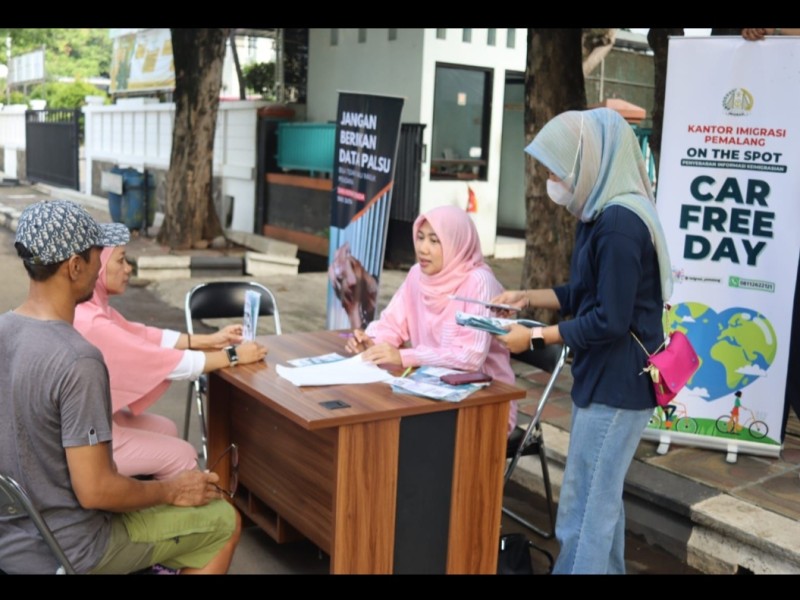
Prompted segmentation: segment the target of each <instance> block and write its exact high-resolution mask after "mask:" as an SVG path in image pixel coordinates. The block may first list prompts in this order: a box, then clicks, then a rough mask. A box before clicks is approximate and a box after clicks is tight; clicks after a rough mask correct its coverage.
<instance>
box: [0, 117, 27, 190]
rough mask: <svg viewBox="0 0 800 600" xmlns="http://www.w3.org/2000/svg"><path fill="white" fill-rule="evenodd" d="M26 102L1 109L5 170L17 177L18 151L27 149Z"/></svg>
mask: <svg viewBox="0 0 800 600" xmlns="http://www.w3.org/2000/svg"><path fill="white" fill-rule="evenodd" d="M27 108H28V107H27V106H26V105H24V104H12V105H10V106H5V107H3V109H2V110H0V147H2V149H3V172H4V173H5V175H6V177H9V178H10V179H17V177H18V174H17V151H20V150H21V151H24V150H25V111H26V110H27Z"/></svg>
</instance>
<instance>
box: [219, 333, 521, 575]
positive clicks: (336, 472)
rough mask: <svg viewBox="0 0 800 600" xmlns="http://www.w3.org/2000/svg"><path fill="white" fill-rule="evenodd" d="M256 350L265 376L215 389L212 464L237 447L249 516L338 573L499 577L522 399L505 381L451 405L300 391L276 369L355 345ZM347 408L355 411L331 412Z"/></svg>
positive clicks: (362, 393) (277, 340)
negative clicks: (507, 473)
mask: <svg viewBox="0 0 800 600" xmlns="http://www.w3.org/2000/svg"><path fill="white" fill-rule="evenodd" d="M259 341H261V342H263V343H265V344H266V345H267V346H268V347H269V354H268V355H267V363H268V364H267V365H264V364H261V363H259V364H258V365H247V366H239V367H235V368H228V369H222V370H219V371H215V372H213V373H212V374H211V376H210V378H209V408H208V416H209V458H210V459H211V460H213V459H214V457H216V456H219V455H220V454H221V453H222V451H223V450H224V449H225V448H226V447H227V445H228V444H229V443H230V442H236V443H237V444H238V445H239V489H238V490H237V492H236V504H237V506H238V508H239V509H240V510H241V511H242V512H243V513H245V514H246V515H247V516H249V517H250V518H251V519H252V520H253V521H254V522H256V523H257V524H258V525H259V526H260V527H262V528H263V529H264V530H265V531H267V533H269V534H270V535H271V536H272V537H273V538H275V539H276V540H277V541H279V542H282V541H287V540H290V539H297V537H298V533H299V534H301V535H302V536H305V537H307V538H309V539H310V540H311V541H313V542H314V543H315V544H316V545H317V546H319V547H320V548H321V549H322V550H323V551H325V552H326V553H328V554H329V555H330V564H331V572H332V573H495V572H496V569H497V544H498V538H499V534H500V517H501V507H502V487H503V470H504V467H505V448H506V430H507V420H508V410H509V401H510V400H515V399H519V398H522V397H524V395H525V392H524V390H521V389H519V388H516V387H514V386H510V385H506V384H502V383H498V382H495V383H493V384H492V385H491V386H489V387H487V388H485V389H483V390H481V391H479V392H476V393H475V394H473V395H471V396H470V397H469V398H467V399H466V400H464V401H463V402H461V403H456V404H453V403H448V402H436V401H433V400H428V399H425V398H419V397H415V396H410V395H406V394H395V393H393V392H392V391H391V388H390V387H389V386H388V385H387V384H385V383H375V384H367V385H341V386H321V387H302V388H298V387H295V386H293V385H292V384H291V383H289V382H288V381H287V380H285V379H282V378H280V377H279V376H278V375H277V373H276V371H275V365H276V364H279V363H282V364H285V363H286V361H287V360H289V359H292V358H300V357H305V356H315V355H319V354H326V353H328V352H339V353H340V354H343V355H346V351H345V350H344V343H345V340H344V339H343V338H341V337H340V336H339V335H338V334H337V333H336V332H332V331H323V332H314V333H297V334H288V335H286V334H285V335H282V336H266V337H263V338H260V340H259ZM337 399H338V400H343V401H345V402H347V403H348V404H349V405H350V407H349V408H342V409H336V410H329V409H326V408H324V407H322V406H320V402H324V401H326V400H337ZM223 462H224V461H223ZM226 470H227V466H224V467H223V468H222V469H219V470H218V472H219V473H220V476H221V478H222V481H225V480H226V479H227V477H228V473H227V472H226Z"/></svg>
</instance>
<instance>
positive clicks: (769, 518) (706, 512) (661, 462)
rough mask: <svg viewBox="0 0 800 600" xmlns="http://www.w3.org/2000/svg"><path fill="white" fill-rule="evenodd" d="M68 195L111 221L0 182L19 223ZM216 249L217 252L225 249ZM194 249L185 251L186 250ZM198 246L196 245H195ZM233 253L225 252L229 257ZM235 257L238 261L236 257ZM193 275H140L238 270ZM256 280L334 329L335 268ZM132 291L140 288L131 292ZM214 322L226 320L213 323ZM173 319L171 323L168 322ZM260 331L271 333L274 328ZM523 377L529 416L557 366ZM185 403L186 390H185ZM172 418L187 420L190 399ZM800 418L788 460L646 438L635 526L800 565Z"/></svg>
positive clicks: (560, 445)
mask: <svg viewBox="0 0 800 600" xmlns="http://www.w3.org/2000/svg"><path fill="white" fill-rule="evenodd" d="M48 196H51V197H58V198H64V199H71V200H75V201H77V202H80V203H82V204H83V205H84V206H86V207H87V209H88V210H90V212H92V213H93V214H94V215H95V216H96V218H97V219H98V220H103V221H109V220H110V218H109V215H108V210H107V202H106V201H105V200H104V199H102V198H98V197H87V196H85V195H83V194H80V193H78V192H74V191H65V190H61V189H52V188H48V187H47V186H41V185H38V186H34V187H30V186H17V187H8V186H2V187H0V224H2V225H4V226H5V227H6V228H9V229H11V230H13V229H14V228H15V226H16V223H15V215H16V212H15V211H19V210H21V209H22V208H24V206H26V205H27V204H30V203H31V202H35V201H38V200H40V199H43V198H47V197H48ZM197 252H202V254H203V257H204V260H203V264H204V265H206V266H208V265H209V264H210V263H213V257H214V256H219V257H221V258H220V263H223V262H226V261H227V266H228V267H230V265H231V261H230V259H231V257H232V256H235V255H236V252H235V250H230V249H228V250H221V251H213V250H205V251H197ZM215 252H216V253H217V254H215ZM184 254H185V253H184ZM190 254H191V253H190ZM128 255H129V256H130V257H131V258H132V259H133V260H134V261H136V260H137V259H138V258H139V257H141V256H153V255H164V256H174V255H175V254H174V253H171V252H169V251H168V249H166V248H163V247H161V246H159V245H158V244H157V243H156V242H155V240H154V239H153V238H145V237H141V236H140V237H138V238H137V239H135V240H132V242H131V244H130V246H129V252H128ZM222 257H224V259H223V258H222ZM234 262H235V261H234ZM489 262H490V264H491V265H492V267H493V269H494V270H495V273H496V274H497V276H498V279H500V281H501V282H502V283H503V284H504V285H505V286H506V287H507V288H512V289H515V288H518V287H519V282H520V278H521V272H522V260H521V259H504V260H490V261H489ZM190 275H191V276H190V277H187V278H185V279H168V280H160V281H153V282H147V281H141V280H140V281H138V282H136V285H139V286H145V285H146V286H147V289H148V291H151V292H153V293H154V294H156V295H157V296H158V297H159V298H160V299H161V300H163V301H164V302H165V303H166V304H168V305H169V306H171V307H173V308H174V309H175V311H176V312H175V317H176V319H177V320H178V322H177V324H176V325H175V327H176V328H181V329H182V327H180V320H179V318H180V315H182V311H183V301H184V297H185V294H186V292H187V291H188V290H189V289H190V288H191V287H192V286H193V285H194V284H196V283H198V279H203V280H208V279H213V278H216V277H219V278H226V279H230V278H233V277H232V276H231V275H230V272H224V271H220V272H219V273H214V271H213V270H209V271H203V272H202V273H200V272H197V271H192V272H191V273H190ZM404 277H405V272H404V271H384V273H383V274H382V277H381V282H380V284H381V285H380V297H379V302H378V305H379V308H382V307H384V306H386V304H387V303H388V301H389V299H390V298H391V296H392V294H393V293H394V291H395V290H396V289H397V287H398V286H399V285H400V283H401V282H402V280H403V278H404ZM248 279H254V280H257V281H259V282H261V283H263V284H265V285H266V286H268V287H269V288H270V289H271V290H272V291H273V293H274V294H275V296H276V300H277V303H278V306H279V307H280V311H281V321H282V325H283V330H284V331H286V332H290V331H291V332H295V331H312V330H318V329H324V328H325V289H326V282H327V278H326V274H325V273H321V272H314V273H301V274H299V275H295V276H287V275H277V276H270V277H259V278H251V277H248ZM129 293H130V292H129ZM212 325H216V324H214V323H212ZM162 326H163V325H162ZM259 333H271V332H270V331H269V330H268V329H265V330H263V331H262V330H259ZM513 367H514V371H515V373H516V375H517V384H518V385H519V386H520V387H523V388H525V389H527V390H528V393H527V397H526V399H525V400H524V401H523V402H522V403H521V411H522V413H523V418H527V415H530V414H531V413H532V412H533V411H534V410H535V408H536V406H537V405H538V401H539V398H540V396H541V393H542V391H543V389H544V385H545V383H546V381H547V378H548V377H547V374H545V373H543V372H541V371H539V370H538V369H535V368H533V367H530V366H528V365H526V364H524V363H520V362H518V361H514V362H513ZM571 384H572V380H571V376H570V373H569V367H568V366H567V367H566V368H565V369H564V372H563V373H562V375H561V377H560V378H559V381H558V382H557V385H556V388H555V390H554V392H553V393H552V394H551V397H550V399H549V402H548V405H547V406H546V407H545V409H544V412H543V415H542V423H543V432H544V439H545V441H546V445H547V455H548V459H549V464H550V476H551V480H552V483H553V485H554V488H555V493H556V497H557V496H558V491H559V489H560V483H561V474H562V468H563V465H564V462H565V459H566V453H567V447H568V444H569V426H570V409H571V402H570V398H569V393H570V389H571ZM181 396H182V397H183V399H184V400H183V401H184V402H185V395H183V394H181ZM176 406H177V408H176V409H174V414H171V415H169V416H172V417H173V418H175V419H176V421H177V422H178V423H179V424H181V423H182V422H183V417H182V414H181V408H182V406H183V405H182V403H181V402H177V404H176ZM798 436H800V424H798V421H797V419H796V417H795V415H794V414H792V416H791V419H790V423H789V433H788V434H787V437H786V441H785V443H784V447H783V449H782V452H781V456H780V458H764V457H758V456H750V455H746V454H740V455H739V457H738V460H737V462H736V463H735V464H731V463H728V462H726V460H725V454H724V453H723V452H719V451H715V450H704V449H699V448H694V447H689V446H677V445H674V443H673V445H672V447H671V448H670V450H669V451H668V452H667V453H666V454H663V455H662V454H658V453H657V452H656V443H655V442H649V441H642V442H640V445H639V449H638V451H637V454H636V458H635V460H634V463H633V465H632V467H631V469H630V471H629V474H628V478H627V480H626V492H625V493H626V510H627V518H628V527H629V529H630V530H631V531H633V532H635V533H638V534H640V535H643V536H644V537H645V538H646V539H647V541H648V542H649V543H651V544H654V545H656V546H660V547H662V548H664V549H666V550H667V551H669V552H670V553H672V554H673V555H675V556H677V557H678V558H679V559H681V560H682V561H684V562H685V563H687V564H688V565H690V566H692V567H694V568H696V569H698V570H700V571H703V572H706V573H737V572H753V573H800V502H799V501H800V480H798V474H799V473H800V437H798ZM515 478H516V479H517V481H518V482H519V483H521V484H522V485H523V486H524V487H526V488H528V489H530V490H533V491H536V492H541V488H542V482H541V474H540V472H539V461H538V457H526V458H523V460H522V461H521V463H520V466H519V467H518V468H517V470H516V474H515Z"/></svg>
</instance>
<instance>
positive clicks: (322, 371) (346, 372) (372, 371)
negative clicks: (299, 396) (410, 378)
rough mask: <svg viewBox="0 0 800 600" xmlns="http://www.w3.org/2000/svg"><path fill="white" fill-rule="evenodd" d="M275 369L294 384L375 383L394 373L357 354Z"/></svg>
mask: <svg viewBox="0 0 800 600" xmlns="http://www.w3.org/2000/svg"><path fill="white" fill-rule="evenodd" d="M275 371H276V372H277V373H278V375H280V376H281V377H283V378H284V379H287V380H288V381H290V382H291V383H292V384H294V385H296V386H298V387H301V386H304V385H348V384H353V383H375V382H378V381H388V380H389V379H391V378H392V374H391V373H389V372H388V371H384V370H383V369H381V368H380V367H379V366H377V365H374V364H372V363H369V362H364V361H363V360H361V355H360V354H357V355H356V356H353V357H351V358H348V359H346V360H339V361H336V362H332V363H322V364H318V365H309V366H307V367H296V368H291V367H285V366H283V365H277V366H276V367H275Z"/></svg>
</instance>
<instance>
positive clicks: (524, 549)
mask: <svg viewBox="0 0 800 600" xmlns="http://www.w3.org/2000/svg"><path fill="white" fill-rule="evenodd" d="M531 550H536V551H538V552H541V553H542V554H544V556H545V557H546V558H547V562H548V565H549V566H548V567H547V571H546V572H545V575H547V574H549V573H550V571H552V569H553V556H552V555H551V554H550V553H549V552H548V551H547V550H545V549H543V548H538V547H536V545H535V544H534V543H533V542H532V541H530V540H529V539H528V538H527V537H525V535H524V534H522V533H507V534H505V535H501V536H500V549H499V551H498V553H497V574H498V575H534V574H535V573H534V569H533V560H532V558H531Z"/></svg>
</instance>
